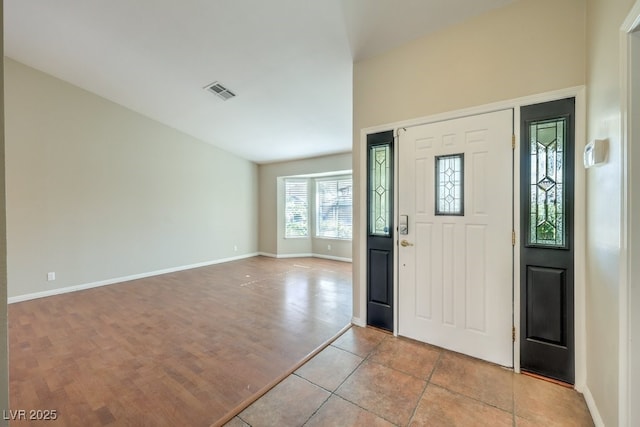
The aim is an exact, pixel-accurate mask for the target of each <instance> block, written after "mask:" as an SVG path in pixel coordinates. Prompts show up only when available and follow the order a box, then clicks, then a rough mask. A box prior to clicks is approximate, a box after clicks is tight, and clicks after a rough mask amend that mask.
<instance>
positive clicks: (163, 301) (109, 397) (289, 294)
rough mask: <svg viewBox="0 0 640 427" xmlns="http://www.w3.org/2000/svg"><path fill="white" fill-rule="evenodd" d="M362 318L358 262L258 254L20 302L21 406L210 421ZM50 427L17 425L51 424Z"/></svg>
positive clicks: (110, 421)
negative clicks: (354, 314) (355, 282)
mask: <svg viewBox="0 0 640 427" xmlns="http://www.w3.org/2000/svg"><path fill="white" fill-rule="evenodd" d="M350 318H351V264H348V263H342V262H337V261H329V260H320V259H311V258H301V259H284V260H283V259H272V258H265V257H255V258H250V259H246V260H241V261H235V262H230V263H225V264H218V265H213V266H209V267H203V268H198V269H193V270H187V271H183V272H177V273H171V274H166V275H162V276H155V277H150V278H145V279H140V280H134V281H131V282H126V283H121V284H116V285H111V286H105V287H101V288H94V289H89V290H85V291H80V292H74V293H70V294H63V295H58V296H52V297H48V298H42V299H37V300H32V301H25V302H21V303H16V304H11V305H10V306H9V356H10V360H9V375H10V405H11V408H12V409H14V410H16V409H25V410H27V412H28V411H29V410H30V409H55V410H56V411H57V415H58V419H57V420H56V421H53V422H47V425H51V426H93V425H95V426H106V425H118V426H120V425H135V426H140V425H151V426H163V425H167V426H170V425H171V426H174V425H190V426H200V425H202V426H209V425H211V424H214V423H215V422H216V421H217V420H218V419H221V418H223V417H224V416H226V415H228V412H229V411H230V410H232V409H233V408H235V407H237V406H238V405H240V404H241V403H242V402H243V401H245V400H247V399H250V398H251V396H252V395H254V394H255V393H256V392H258V391H260V390H261V389H262V388H264V387H265V385H267V384H269V383H270V382H272V381H273V380H274V379H275V378H278V377H279V376H280V375H282V373H283V372H285V371H287V369H290V368H291V366H293V365H295V364H296V363H297V362H299V361H300V360H301V359H303V358H304V357H305V356H306V355H308V354H309V353H310V352H312V351H313V350H314V349H316V348H317V347H318V346H320V345H321V344H322V343H324V342H325V341H326V340H328V339H329V338H331V337H332V336H334V335H335V334H336V333H337V332H338V331H340V329H342V328H343V327H344V326H345V325H347V324H348V323H349V322H350ZM41 424H42V421H29V420H26V421H12V425H19V426H22V425H41Z"/></svg>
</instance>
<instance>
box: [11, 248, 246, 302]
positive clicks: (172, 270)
mask: <svg viewBox="0 0 640 427" xmlns="http://www.w3.org/2000/svg"><path fill="white" fill-rule="evenodd" d="M257 255H258V253H250V254H244V255H239V256H235V257H230V258H222V259H216V260H213V261H205V262H199V263H196V264H189V265H182V266H179V267H172V268H166V269H163V270H156V271H151V272H148V273H140V274H132V275H130V276H123V277H116V278H114V279H107V280H100V281H97V282H91V283H85V284H82V285H75V286H67V287H64V288H57V289H51V290H48V291H42V292H34V293H31V294H24V295H18V296H15V297H9V298H7V303H8V304H13V303H16V302H21V301H28V300H32V299H36V298H44V297H50V296H53V295H60V294H66V293H69V292H75V291H81V290H84V289H91V288H97V287H100V286H107V285H114V284H116V283H122V282H128V281H130V280H136V279H144V278H145V277H152V276H159V275H161V274H167V273H175V272H176V271H183V270H190V269H192V268H198V267H206V266H209V265H214V264H222V263H224V262H230V261H237V260H240V259H245V258H252V257H254V256H257Z"/></svg>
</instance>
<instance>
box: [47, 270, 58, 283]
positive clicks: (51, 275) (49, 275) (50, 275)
mask: <svg viewBox="0 0 640 427" xmlns="http://www.w3.org/2000/svg"><path fill="white" fill-rule="evenodd" d="M54 280H56V272H55V271H50V272H48V273H47V281H49V282H53V281H54Z"/></svg>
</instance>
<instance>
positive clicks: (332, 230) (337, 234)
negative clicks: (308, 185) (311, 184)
mask: <svg viewBox="0 0 640 427" xmlns="http://www.w3.org/2000/svg"><path fill="white" fill-rule="evenodd" d="M352 188H353V185H352V179H351V177H345V178H338V179H326V180H317V181H316V223H317V224H316V236H317V237H325V238H330V239H351V236H352V228H353V227H352V210H353V202H352Z"/></svg>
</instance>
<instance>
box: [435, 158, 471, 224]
mask: <svg viewBox="0 0 640 427" xmlns="http://www.w3.org/2000/svg"><path fill="white" fill-rule="evenodd" d="M435 182H436V215H464V154H452V155H448V156H436V181H435Z"/></svg>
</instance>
